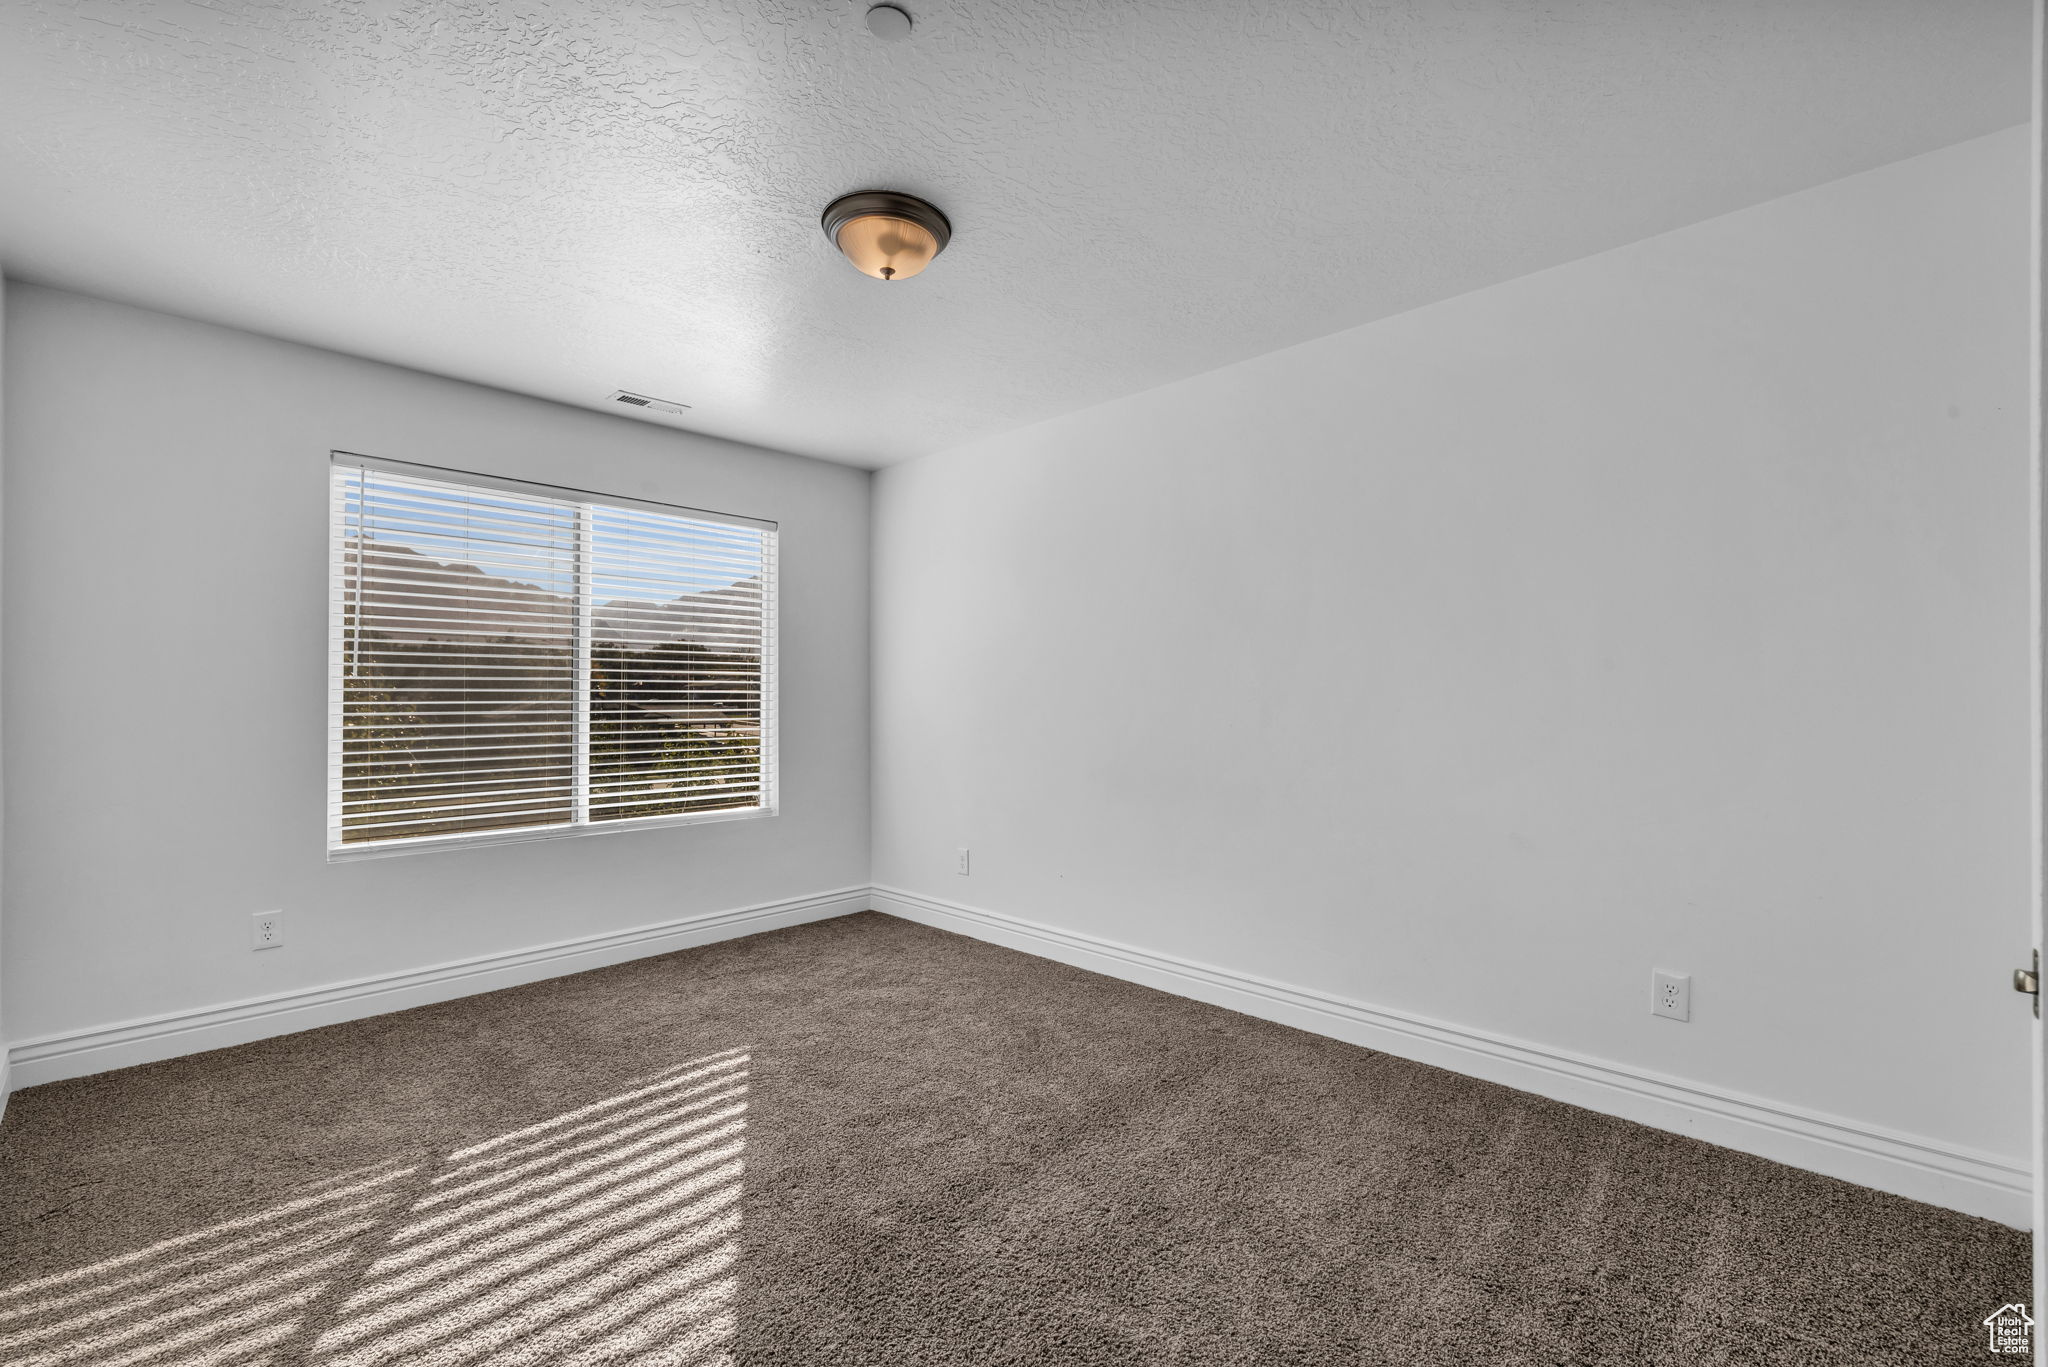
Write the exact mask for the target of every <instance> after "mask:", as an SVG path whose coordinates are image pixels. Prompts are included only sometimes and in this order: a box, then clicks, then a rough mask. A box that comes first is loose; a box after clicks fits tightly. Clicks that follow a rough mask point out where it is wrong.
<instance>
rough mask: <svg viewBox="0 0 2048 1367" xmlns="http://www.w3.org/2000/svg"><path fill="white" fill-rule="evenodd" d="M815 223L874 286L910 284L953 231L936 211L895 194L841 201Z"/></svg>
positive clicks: (857, 196)
mask: <svg viewBox="0 0 2048 1367" xmlns="http://www.w3.org/2000/svg"><path fill="white" fill-rule="evenodd" d="M819 223H820V226H822V227H823V228H824V229H825V236H826V237H827V238H829V239H830V240H831V242H832V245H833V246H835V247H837V248H839V250H840V253H841V254H842V255H844V256H845V257H846V259H847V260H848V261H851V262H852V263H853V264H854V268H855V269H856V270H858V271H859V272H860V273H861V274H863V275H872V276H873V277H874V278H875V279H877V280H908V279H909V278H910V277H911V276H913V275H916V274H917V273H918V272H919V271H921V270H923V269H924V268H925V267H926V266H929V265H931V263H932V258H933V257H935V256H937V255H938V254H939V253H940V252H942V251H944V250H946V243H948V242H949V241H951V240H952V237H953V225H952V224H951V223H949V222H947V220H946V216H945V215H944V214H942V213H940V212H939V211H938V209H937V208H936V207H935V206H934V205H931V204H927V203H926V202H925V201H923V200H921V199H919V198H918V197H917V196H916V195H904V194H898V193H896V192H895V191H894V190H862V191H860V192H858V193H857V194H851V195H841V196H840V197H839V198H838V199H835V200H833V201H832V202H831V203H830V204H828V205H826V206H825V214H824V217H823V218H821V219H820V220H819Z"/></svg>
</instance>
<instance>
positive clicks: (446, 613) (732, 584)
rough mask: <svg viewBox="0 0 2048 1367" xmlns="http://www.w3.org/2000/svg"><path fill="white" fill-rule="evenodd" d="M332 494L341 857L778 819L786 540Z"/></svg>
mask: <svg viewBox="0 0 2048 1367" xmlns="http://www.w3.org/2000/svg"><path fill="white" fill-rule="evenodd" d="M332 479H333V488H332V498H333V538H332V539H333V556H334V564H333V574H332V583H333V603H332V617H331V621H332V633H331V635H332V646H333V650H332V654H333V673H332V679H331V680H330V690H331V693H330V701H329V737H328V765H329V782H328V790H329V800H328V846H329V848H330V849H331V850H336V851H347V850H354V849H368V848H372V847H395V846H396V843H397V842H420V843H425V842H440V841H446V840H450V839H455V838H464V839H470V838H478V837H485V838H488V837H490V836H491V835H493V834H494V833H495V834H496V835H497V836H498V837H500V838H508V837H513V836H520V835H545V834H564V833H569V832H573V831H575V830H578V829H587V828H591V827H594V826H597V825H600V824H602V823H607V822H620V821H644V820H656V819H659V820H668V821H686V820H704V819H710V818H713V817H726V816H734V815H746V814H750V813H765V812H768V811H771V810H773V808H774V773H775V741H774V738H775V662H774V642H775V628H774V621H775V528H774V526H773V524H769V523H757V522H751V521H747V520H745V519H740V518H722V517H719V516H717V515H715V514H706V513H699V512H695V511H688V510H684V509H677V508H668V507H664V506H662V505H657V504H650V503H641V502H635V501H632V500H627V499H606V498H602V497H599V496H595V495H586V494H580V493H577V492H574V491H570V490H561V489H551V488H546V487H543V486H534V485H526V484H519V483H516V482H514V481H509V480H498V479H489V478H486V477H483V476H471V475H464V474H460V473H457V472H453V471H438V470H432V469H430V468H428V467H418V466H399V465H396V464H389V463H384V462H377V463H371V462H367V461H365V460H363V459H362V458H360V457H352V456H351V457H343V456H341V455H337V456H336V457H335V461H334V466H333V475H332Z"/></svg>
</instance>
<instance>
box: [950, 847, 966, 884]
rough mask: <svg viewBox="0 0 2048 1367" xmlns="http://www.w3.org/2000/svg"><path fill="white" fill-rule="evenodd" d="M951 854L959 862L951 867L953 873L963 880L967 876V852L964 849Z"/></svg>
mask: <svg viewBox="0 0 2048 1367" xmlns="http://www.w3.org/2000/svg"><path fill="white" fill-rule="evenodd" d="M953 853H954V855H955V856H956V857H957V859H958V861H959V862H957V863H956V864H955V865H954V866H953V872H955V873H957V874H959V875H960V876H961V877H962V878H965V877H966V876H967V851H966V850H964V849H959V850H955V851H953Z"/></svg>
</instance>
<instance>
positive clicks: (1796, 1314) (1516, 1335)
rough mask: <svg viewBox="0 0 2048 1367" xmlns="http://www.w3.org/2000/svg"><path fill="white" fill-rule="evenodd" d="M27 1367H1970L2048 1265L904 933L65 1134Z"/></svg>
mask: <svg viewBox="0 0 2048 1367" xmlns="http://www.w3.org/2000/svg"><path fill="white" fill-rule="evenodd" d="M0 1177H4V1181H0V1239H4V1246H0V1361H4V1362H7V1363H9V1364H16V1365H17V1367H32V1365H33V1367H44V1365H45V1364H57V1363H67V1364H68V1363H104V1364H114V1363H120V1364H134V1367H169V1365H170V1364H194V1363H207V1364H226V1363H275V1364H315V1363H317V1364H322V1367H341V1365H342V1364H350V1365H355V1364H373V1363H375V1364H386V1363H388V1364H400V1365H402V1367H449V1365H451V1364H458V1363H461V1364H501V1363H504V1364H527V1363H531V1364H571V1363H663V1364H673V1365H674V1367H683V1364H712V1363H728V1362H729V1363H738V1364H797V1363H802V1364H834V1365H835V1367H836V1365H838V1364H866V1363H875V1364H882V1363H887V1364H908V1363H920V1364H951V1363H1044V1364H1096V1363H1190V1364H1193V1363H1203V1364H1206V1363H1302V1364H1335V1363H1346V1364H1348V1363H1371V1364H1382V1363H1383V1364H1400V1367H1411V1365H1415V1364H1431V1363H1460V1364H1464V1363H1486V1364H1511V1363H1528V1364H1538V1363H1540V1364H1564V1363H1629V1364H1635V1363H1667V1364H1707V1363H1770V1364H1790V1363H1798V1364H1823V1363H1841V1364H1852V1363H1853V1364H1856V1367H1875V1365H1876V1364H1883V1363H1897V1364H1912V1365H1913V1367H1927V1365H1928V1364H1935V1363H1947V1362H1956V1363H1961V1362H1979V1361H1984V1360H1986V1358H1987V1350H1986V1342H1985V1339H1984V1337H1983V1333H1984V1331H1983V1330H1981V1329H1980V1328H1979V1327H1978V1321H1979V1320H1980V1319H1981V1318H1982V1317H1983V1316H1984V1315H1986V1314H1988V1313H1989V1312H1990V1311H1992V1310H1994V1309H1995V1308H1997V1307H1998V1306H1999V1305H2001V1304H2003V1303H2004V1302H2006V1301H2008V1300H2025V1299H2027V1284H2028V1270H2027V1259H2028V1250H2029V1244H2028V1239H2027V1236H2026V1235H2024V1234H2021V1233H2017V1232H2014V1231H2012V1230H2009V1229H2005V1228H2003V1227H2001V1226H1997V1225H1993V1224H1988V1223H1985V1222H1983V1221H1979V1220H1973V1219H1969V1218H1967V1217H1964V1216H1961V1215H1955V1214H1951V1213H1949V1212H1946V1211H1942V1210H1937V1209H1934V1208H1932V1207H1929V1206H1923V1205H1918V1204H1915V1203H1913V1202H1910V1201H1904V1200H1900V1199H1897V1198H1895V1197H1890V1196H1884V1195H1880V1194H1878V1193H1876V1192H1873V1191H1867V1190H1864V1189H1861V1188H1858V1187H1854V1186H1849V1185H1846V1184H1844V1183H1841V1182H1835V1181H1831V1180H1829V1179H1827V1178H1823V1177H1816V1176H1813V1175H1811V1174H1808V1173H1803V1172H1798V1171H1794V1170H1793V1169H1790V1168H1785V1167H1780V1166H1777V1165H1775V1164H1772V1163H1768V1162H1765V1161H1762V1160H1760V1159H1756V1158H1750V1157H1746V1156H1744V1155H1742V1154H1738V1153H1732V1152H1729V1151H1727V1150H1724V1149H1717V1148H1712V1147H1710V1146H1708V1145H1705V1144H1700V1143H1696V1142H1694V1141H1691V1140H1687V1139H1682V1138H1678V1137H1675V1136H1673V1135H1668V1134H1664V1133H1661V1132H1659V1131H1656V1130H1651V1129H1645V1128H1643V1127H1641V1126H1637V1125H1632V1124H1629V1123H1627V1122H1624V1121H1619V1120H1613V1119H1608V1118H1606V1117H1603V1116H1599V1115H1594V1114H1592V1113H1590V1112H1587V1111H1581V1110H1576V1109H1574V1108H1572V1107H1569V1106H1564V1105H1560V1104H1557V1103H1555V1102H1550V1101H1545V1100H1542V1099H1540V1098H1537V1097H1533V1096H1529V1095H1526V1094H1523V1093H1520V1092H1515V1091H1510V1090H1508V1089H1507V1088H1504V1087H1497V1086H1493V1085H1491V1084H1488V1083H1484V1082H1476V1081H1473V1080H1471V1079H1468V1078H1464V1077H1459V1076H1457V1075H1455V1074H1452V1073H1446V1072H1442V1071H1439V1070H1437V1069H1433V1068H1428V1067H1424V1066H1422V1065H1419V1064H1415V1063H1409V1062H1405V1061H1403V1060H1401V1059H1397V1058H1393V1057H1390V1056H1387V1055H1384V1054H1376V1053H1371V1052H1369V1051H1366V1050H1363V1049H1357V1048H1353V1047H1351V1046H1349V1045H1344V1044H1338V1043H1334V1042H1332V1041H1330V1040H1326V1039H1321V1038H1319V1037H1317V1036H1314V1035H1306V1034H1302V1033H1299V1032H1297V1031H1294V1030H1289V1029H1286V1028H1284V1027H1281V1026H1276V1025H1269V1024H1266V1023H1263V1022H1260V1021H1256V1020H1252V1019H1249V1018H1247V1017H1244V1016H1239V1015H1235V1014H1233V1013H1231V1012H1228V1011H1222V1010H1218V1009H1215V1008H1213V1007H1208V1006H1202V1005H1198V1004H1196V1003H1193V1002H1188V1001H1183V1000H1181V999H1179V998H1176V997H1172V996H1168V995H1165V994H1163V993H1158V992H1152V991H1149V990H1147V989H1144V988H1140V987H1134V986H1131V985H1129V984H1127V983H1121V982H1117V981H1114V980H1112V979H1108V978H1103V977H1097V976H1095V975H1092V974H1088V973H1084V972H1081V971H1079V970H1077V969H1072V968H1067V967H1065V966H1063V965H1060V964H1055V963H1050V962H1047V961H1044V960H1040V959H1034V958H1031V957H1028V956H1026V955H1022V954H1016V953H1012V952H1010V951H1008V950H1003V949H998V948H995V947H992V946H989V945H985V944H980V943H977V942H975V941H972V940H967V939H962V938H959V937H956V936H952V935H947V934H944V933H942V932H938V931H934V930H929V929H925V928H923V927H920V926H915V925H911V924H908V923H905V922H902V921H897V920H892V919H890V918H887V917H883V916H878V915H874V914H867V915H861V916H853V917H847V918H845V919H842V920H836V921H828V922H822V923H819V924H816V925H810V926H802V927H798V928H795V929H792V930H786V931H778V932H774V933H771V934H766V935H760V936H755V937H753V938H750V939H745V940H735V941H731V942H728V943H725V944H720V945H712V946H708V947H706V948H703V949H697V950H690V951H686V952H684V953H681V954H673V955H668V956H665V957H663V958H657V959H644V960H641V961H638V962H636V963H630V964H624V965H620V966H618V967H615V968H607V969H601V970H598V971H596V972H592V973H585V974H581V975H578V976H576V977H570V978H560V979H556V980H553V981H550V982H544V983H537V984H534V985H531V986H528V987H521V988H514V989H511V990H509V991H504V992H497V993H493V994H490V995H488V996H481V997H471V998H468V999H466V1000H462V1001H456V1002H450V1003H446V1004H444V1005H440V1006H432V1007H426V1008H422V1009H419V1010H415V1011H408V1012H403V1013H400V1014H396V1015H389V1016H381V1017H378V1018H376V1019H373V1020H365V1021H358V1022H354V1023H351V1024H347V1025H340V1026H335V1027H332V1028H329V1029H323V1030H314V1031H309V1032H306V1033H304V1034H298V1035H292V1036H288V1037H285V1038H281V1039H273V1040H266V1041H262V1042H260V1043H256V1044H250V1045H245V1046H243V1047H240V1048H236V1049H225V1050H220V1051H217V1052H214V1053H208V1054H200V1055H196V1056H193V1057H189V1058H182V1059H175V1060H171V1061H168V1062H164V1063H157V1064H150V1065H148V1066H145V1067H141V1068H133V1069H129V1070H127V1071H124V1072H119V1073H109V1074H103V1075H101V1076H98V1077H92V1078H83V1079H79V1080H76V1081H71V1082H61V1083H53V1084H51V1085H48V1086H44V1087H36V1088H32V1089H29V1090H27V1091H23V1092H21V1093H18V1094H17V1095H16V1096H15V1097H14V1098H13V1100H12V1102H11V1103H10V1105H9V1107H8V1111H7V1117H6V1123H5V1126H4V1128H0Z"/></svg>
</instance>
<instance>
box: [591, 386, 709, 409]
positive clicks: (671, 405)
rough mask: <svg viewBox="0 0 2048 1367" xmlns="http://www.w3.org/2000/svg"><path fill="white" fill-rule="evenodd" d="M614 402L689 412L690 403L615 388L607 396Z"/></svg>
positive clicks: (638, 406)
mask: <svg viewBox="0 0 2048 1367" xmlns="http://www.w3.org/2000/svg"><path fill="white" fill-rule="evenodd" d="M606 397H607V398H609V399H611V400H612V401H613V402H614V403H628V404H631V405H633V407H635V408H645V409H648V410H650V411H652V412H655V413H687V412H689V411H690V405H688V404H686V403H677V402H675V401H674V400H673V399H650V398H648V397H647V396H646V395H645V394H629V393H627V392H626V391H625V390H623V389H614V390H613V391H612V392H611V393H610V394H609V395H607V396H606Z"/></svg>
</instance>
